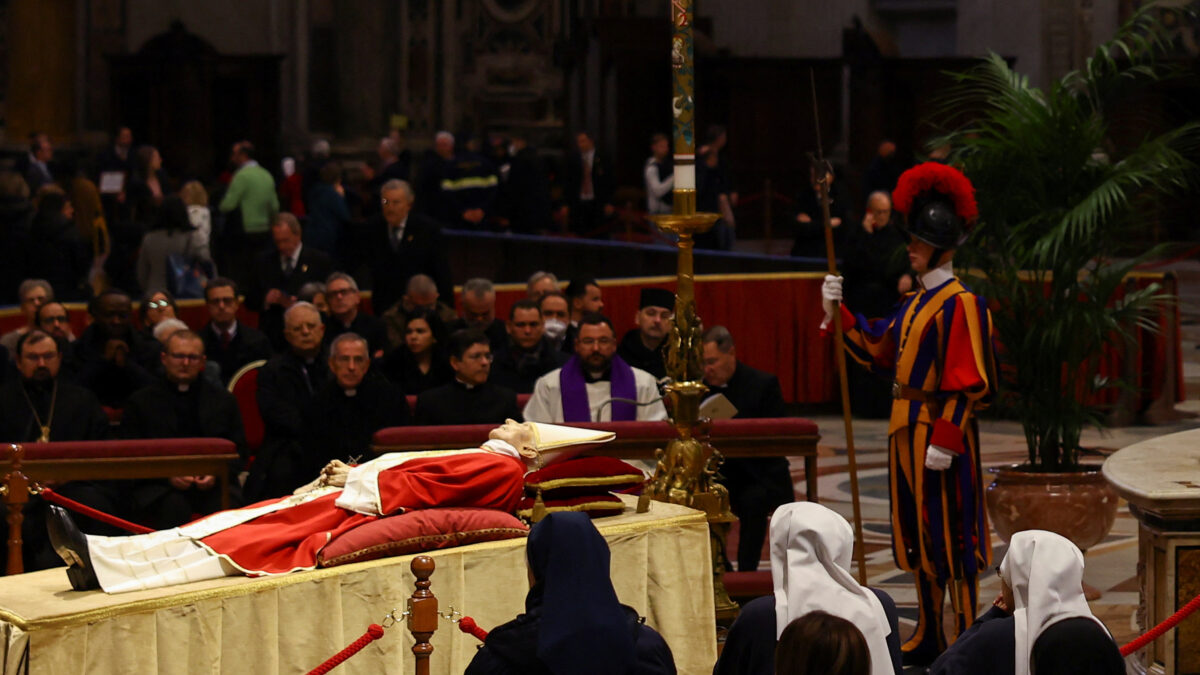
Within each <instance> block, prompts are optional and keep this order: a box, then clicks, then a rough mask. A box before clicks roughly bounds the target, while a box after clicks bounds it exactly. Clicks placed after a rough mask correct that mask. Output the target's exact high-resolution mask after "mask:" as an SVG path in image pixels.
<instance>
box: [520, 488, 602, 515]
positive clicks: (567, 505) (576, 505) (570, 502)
mask: <svg viewBox="0 0 1200 675" xmlns="http://www.w3.org/2000/svg"><path fill="white" fill-rule="evenodd" d="M535 501H536V499H535V498H534V497H525V498H523V499H522V500H521V502H520V503H519V504H517V515H518V516H520V517H522V518H525V519H527V520H531V519H532V518H533V504H534V502H535ZM542 503H543V504H545V505H546V513H554V512H555V511H583V512H584V513H586V514H588V515H589V516H591V517H592V518H600V517H601V516H616V515H620V513H621V512H622V511H624V510H625V504H624V502H622V501H621V498H620V497H618V496H616V495H611V494H607V493H605V494H598V495H582V496H578V497H569V498H567V499H545V498H543V499H542Z"/></svg>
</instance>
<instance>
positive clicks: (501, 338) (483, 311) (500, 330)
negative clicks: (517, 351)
mask: <svg viewBox="0 0 1200 675" xmlns="http://www.w3.org/2000/svg"><path fill="white" fill-rule="evenodd" d="M462 310H463V311H462V318H460V319H457V320H456V321H453V322H451V323H450V324H448V325H447V326H446V328H447V329H449V330H450V332H454V331H456V330H475V331H479V332H480V333H483V334H484V335H486V336H487V338H488V340H489V341H490V342H491V344H492V351H493V352H495V351H496V350H498V349H500V348H501V347H503V346H504V343H505V342H506V340H507V337H506V333H505V328H504V322H503V321H501V320H500V319H497V318H496V287H495V286H494V285H492V282H491V281H490V280H488V279H483V278H481V277H476V278H474V279H467V281H466V283H464V284H463V290H462Z"/></svg>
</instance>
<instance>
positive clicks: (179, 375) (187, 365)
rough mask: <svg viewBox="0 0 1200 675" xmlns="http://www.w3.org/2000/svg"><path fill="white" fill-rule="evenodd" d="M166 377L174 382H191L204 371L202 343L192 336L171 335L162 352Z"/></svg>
mask: <svg viewBox="0 0 1200 675" xmlns="http://www.w3.org/2000/svg"><path fill="white" fill-rule="evenodd" d="M162 363H163V369H164V370H166V372H167V379H168V380H170V381H171V382H174V383H176V384H191V383H192V382H195V381H196V380H197V378H199V377H200V373H203V372H204V343H203V342H201V341H200V340H198V339H196V338H192V337H172V338H170V339H168V340H167V344H166V347H165V348H164V349H163V353H162Z"/></svg>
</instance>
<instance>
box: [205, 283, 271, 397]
mask: <svg viewBox="0 0 1200 675" xmlns="http://www.w3.org/2000/svg"><path fill="white" fill-rule="evenodd" d="M237 290H238V289H237V284H236V283H234V281H233V279H226V278H225V277H217V278H215V279H213V280H212V281H209V282H208V286H205V287H204V304H205V306H206V307H208V325H207V326H205V327H204V329H203V330H202V331H200V337H201V338H202V339H203V340H204V355H205V357H206V358H207V359H208V360H209V361H213V362H214V363H216V364H217V365H218V366H220V368H221V381H222V382H224V383H225V384H229V379H230V378H231V377H233V376H234V374H235V373H237V371H239V370H241V368H242V366H244V365H246V364H247V363H250V362H252V361H260V360H262V359H269V358H271V341H270V340H268V339H267V336H266V335H264V334H263V333H262V332H261V331H259V330H258V329H257V328H253V327H251V326H247V325H246V324H244V323H241V322H239V321H238V320H237V313H238V309H239V308H241V306H242V302H241V300H240V299H239V298H238V292H237Z"/></svg>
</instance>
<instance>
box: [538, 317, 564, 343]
mask: <svg viewBox="0 0 1200 675" xmlns="http://www.w3.org/2000/svg"><path fill="white" fill-rule="evenodd" d="M543 328H544V331H545V333H546V335H547V336H549V338H550V339H551V340H557V339H558V338H560V337H562V336H563V333H566V332H567V323H566V322H565V321H563V320H561V319H546V322H545V324H543Z"/></svg>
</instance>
